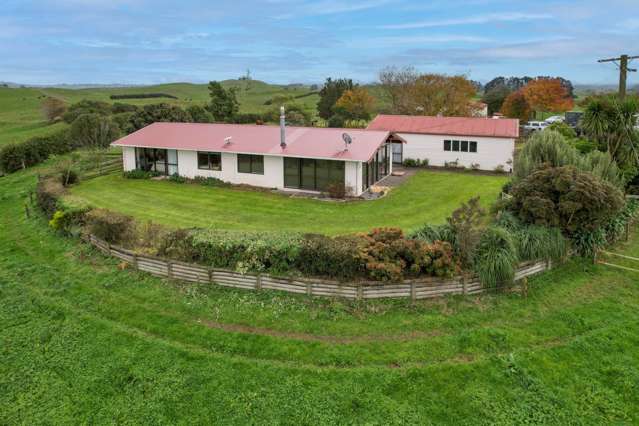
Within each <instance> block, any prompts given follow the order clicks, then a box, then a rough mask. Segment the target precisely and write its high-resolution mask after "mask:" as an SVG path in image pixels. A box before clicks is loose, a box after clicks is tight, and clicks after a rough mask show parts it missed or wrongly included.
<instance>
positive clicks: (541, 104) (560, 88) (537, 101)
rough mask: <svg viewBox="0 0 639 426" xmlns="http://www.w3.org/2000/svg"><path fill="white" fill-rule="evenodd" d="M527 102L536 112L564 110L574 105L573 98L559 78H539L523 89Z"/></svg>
mask: <svg viewBox="0 0 639 426" xmlns="http://www.w3.org/2000/svg"><path fill="white" fill-rule="evenodd" d="M522 93H523V95H524V97H525V98H526V102H528V105H530V108H531V109H532V110H533V111H534V112H535V113H537V112H547V111H553V112H564V111H568V110H570V109H571V108H572V107H573V100H572V97H571V96H570V94H569V93H568V90H567V89H566V87H565V86H564V85H563V84H562V82H561V80H560V79H558V78H538V79H536V80H532V81H531V82H529V83H528V84H527V85H526V86H524V88H523V89H522Z"/></svg>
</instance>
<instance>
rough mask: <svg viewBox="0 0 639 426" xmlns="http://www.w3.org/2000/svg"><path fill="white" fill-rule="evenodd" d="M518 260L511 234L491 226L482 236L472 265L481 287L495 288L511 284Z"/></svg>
mask: <svg viewBox="0 0 639 426" xmlns="http://www.w3.org/2000/svg"><path fill="white" fill-rule="evenodd" d="M518 260H519V259H518V257H517V248H516V246H515V243H514V241H513V237H512V234H511V233H510V232H508V230H506V229H504V228H499V227H495V226H493V227H490V228H488V229H486V231H484V233H483V234H482V236H481V239H480V240H479V245H478V246H477V249H476V251H475V257H474V262H473V265H474V269H475V272H477V275H478V276H479V281H480V282H481V283H482V285H483V286H484V287H489V288H496V287H500V286H504V285H509V284H512V282H513V281H514V279H515V269H516V267H517V262H518Z"/></svg>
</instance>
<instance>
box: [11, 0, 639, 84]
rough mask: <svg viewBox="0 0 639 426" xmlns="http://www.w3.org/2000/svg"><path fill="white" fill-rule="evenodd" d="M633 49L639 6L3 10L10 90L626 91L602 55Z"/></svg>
mask: <svg viewBox="0 0 639 426" xmlns="http://www.w3.org/2000/svg"><path fill="white" fill-rule="evenodd" d="M622 53H628V54H631V55H639V0H605V1H604V0H579V1H576V0H575V1H546V0H535V1H518V0H509V1H503V0H465V1H463V0H460V1H455V0H448V1H446V0H432V1H428V0H414V1H413V0H411V1H402V0H351V1H337V0H264V1H254V0H247V1H244V0H234V1H233V0H230V1H214V0H208V1H207V0H179V1H168V0H55V1H54V0H0V81H10V82H17V83H22V84H61V83H68V84H86V83H100V84H147V83H165V82H177V81H187V82H207V81H209V80H224V79H230V78H237V77H239V76H240V75H243V74H245V73H246V72H247V70H250V73H251V76H252V78H255V79H259V80H264V81H268V82H271V83H283V84H284V83H320V82H322V81H324V79H325V78H326V77H346V78H352V79H354V80H356V81H358V82H361V83H368V82H373V81H375V80H376V79H377V75H378V73H379V71H380V70H381V69H382V68H384V67H386V66H397V67H403V66H414V67H415V68H417V69H418V70H420V71H423V72H435V73H443V74H448V75H453V74H464V75H466V76H467V77H469V78H471V79H474V80H479V81H483V82H486V81H489V80H490V79H492V78H493V77H496V76H500V75H503V76H523V75H531V76H537V75H552V76H562V77H565V78H568V79H570V80H572V81H573V82H575V83H582V84H587V83H590V84H607V83H609V84H616V83H617V82H618V78H619V77H618V71H617V69H616V68H615V65H614V64H611V63H608V64H599V63H597V59H599V58H606V57H612V56H617V55H619V54H622ZM635 63H636V64H637V65H639V60H638V61H636V62H635ZM637 74H638V73H633V74H631V75H630V76H629V83H630V84H638V83H639V77H638V76H637Z"/></svg>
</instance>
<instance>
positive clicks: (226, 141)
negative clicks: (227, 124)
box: [224, 136, 233, 145]
mask: <svg viewBox="0 0 639 426" xmlns="http://www.w3.org/2000/svg"><path fill="white" fill-rule="evenodd" d="M231 143H233V140H232V138H231V136H227V137H225V138H224V145H230V144H231Z"/></svg>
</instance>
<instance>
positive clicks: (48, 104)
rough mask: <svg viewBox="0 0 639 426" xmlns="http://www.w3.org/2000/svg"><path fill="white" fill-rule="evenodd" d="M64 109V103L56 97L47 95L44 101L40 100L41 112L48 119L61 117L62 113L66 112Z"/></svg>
mask: <svg viewBox="0 0 639 426" xmlns="http://www.w3.org/2000/svg"><path fill="white" fill-rule="evenodd" d="M66 110H67V106H66V104H65V103H64V102H63V101H62V100H60V99H58V98H53V97H51V96H48V97H47V98H46V99H45V100H44V101H42V112H43V114H44V117H45V118H46V119H47V120H48V121H55V120H57V119H60V118H62V115H63V114H64V113H65V112H66Z"/></svg>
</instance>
